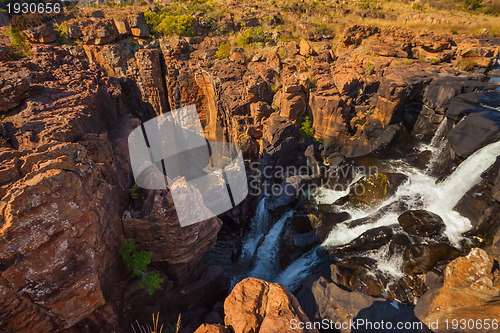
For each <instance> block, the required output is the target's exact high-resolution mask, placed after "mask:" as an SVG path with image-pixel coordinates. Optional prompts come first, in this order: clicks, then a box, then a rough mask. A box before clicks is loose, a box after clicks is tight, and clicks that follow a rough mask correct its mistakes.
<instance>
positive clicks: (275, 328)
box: [224, 278, 317, 333]
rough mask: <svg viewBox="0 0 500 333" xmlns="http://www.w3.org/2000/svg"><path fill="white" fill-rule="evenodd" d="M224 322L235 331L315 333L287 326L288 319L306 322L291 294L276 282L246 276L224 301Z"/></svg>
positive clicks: (288, 323) (288, 324) (306, 319)
mask: <svg viewBox="0 0 500 333" xmlns="http://www.w3.org/2000/svg"><path fill="white" fill-rule="evenodd" d="M224 313H225V318H224V323H225V325H226V326H227V327H229V328H231V329H232V330H233V331H234V332H235V333H250V332H297V331H298V332H317V330H307V329H298V330H294V329H292V328H291V327H290V321H291V320H296V321H298V322H306V321H309V319H308V318H307V316H306V315H305V314H304V312H303V311H302V309H301V307H300V305H299V303H298V302H297V299H296V298H295V296H293V295H292V294H291V293H290V292H289V291H288V290H287V289H286V288H285V287H283V286H282V285H280V284H278V283H269V282H266V281H263V280H259V279H255V278H246V279H245V280H243V281H241V282H240V283H238V284H237V285H236V286H235V287H234V289H233V291H232V292H231V294H230V295H229V296H228V297H227V298H226V300H225V302H224Z"/></svg>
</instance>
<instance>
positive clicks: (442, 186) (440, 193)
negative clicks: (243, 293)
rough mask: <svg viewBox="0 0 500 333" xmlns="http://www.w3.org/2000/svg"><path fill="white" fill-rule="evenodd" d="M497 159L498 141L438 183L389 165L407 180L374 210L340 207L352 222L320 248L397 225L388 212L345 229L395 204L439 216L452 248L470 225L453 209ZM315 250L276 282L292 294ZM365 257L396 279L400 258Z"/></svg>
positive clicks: (401, 165) (338, 228)
mask: <svg viewBox="0 0 500 333" xmlns="http://www.w3.org/2000/svg"><path fill="white" fill-rule="evenodd" d="M499 155H500V141H498V142H495V143H491V144H489V145H488V146H486V147H483V148H481V149H480V150H478V151H477V152H475V153H474V154H472V155H471V156H469V157H468V158H467V159H466V160H465V161H463V162H462V163H461V164H460V165H459V166H458V167H457V168H456V170H455V171H454V172H453V173H452V174H451V175H449V176H448V177H447V178H446V179H445V180H444V181H443V182H442V183H436V178H434V177H432V176H430V175H428V174H426V173H425V172H422V171H421V170H419V169H417V168H415V167H413V166H411V165H408V164H406V163H404V162H402V161H393V165H394V169H395V171H396V172H399V173H402V174H405V175H406V176H408V180H407V181H406V182H405V183H404V184H401V185H400V187H399V188H398V190H397V191H396V193H395V194H394V195H393V196H392V197H391V198H389V199H387V200H386V201H385V202H383V203H382V204H380V205H379V206H378V207H375V208H374V209H369V210H366V211H360V209H359V208H352V207H350V206H343V207H340V209H342V210H344V211H347V212H349V214H351V216H352V218H351V219H350V220H349V221H345V222H342V223H339V224H337V225H335V226H334V227H333V228H332V230H331V231H330V233H329V235H328V237H327V238H326V239H325V241H324V242H323V244H321V246H322V247H331V246H338V245H343V244H347V243H349V242H350V241H352V240H354V239H355V238H357V237H358V236H360V235H361V234H362V233H363V232H365V231H367V230H370V229H373V228H376V227H380V226H388V225H395V224H398V214H396V213H394V212H388V213H387V214H385V215H384V216H382V217H381V218H379V219H377V220H376V221H374V222H372V223H366V224H361V225H359V226H356V227H354V228H349V222H351V221H352V220H354V219H357V218H360V217H366V216H369V215H371V214H372V213H374V212H376V211H377V210H378V209H380V208H381V207H382V206H386V205H388V204H390V203H392V202H395V201H398V200H402V201H404V202H405V203H406V204H407V205H409V207H410V209H417V208H420V209H421V208H423V209H426V210H428V211H431V212H434V213H436V214H438V215H439V216H441V218H442V219H443V222H444V223H445V225H446V229H445V231H444V233H445V235H446V236H447V237H448V239H449V240H450V242H451V243H452V244H453V245H455V246H458V243H459V241H460V240H461V239H462V234H463V233H464V232H466V231H468V230H469V229H470V228H471V227H472V224H471V222H470V220H469V219H467V218H466V217H463V216H461V215H460V214H459V213H458V212H456V211H454V210H453V208H454V207H455V206H456V204H457V203H458V202H459V201H460V199H461V198H462V197H463V196H464V195H465V194H466V193H467V191H469V190H470V189H471V188H472V187H473V186H474V185H476V184H477V183H479V181H480V180H481V174H482V173H483V172H484V171H486V170H487V169H488V168H489V167H490V166H491V165H492V164H493V163H494V162H495V161H496V158H497V156H499ZM422 204H423V207H422ZM316 250H317V249H313V250H311V251H310V252H308V253H306V254H305V255H303V256H302V257H300V258H299V259H297V260H296V261H295V262H293V263H292V264H291V265H290V266H288V267H287V268H286V269H285V270H284V271H283V272H282V273H281V274H280V275H278V277H277V278H276V280H277V281H278V282H280V283H282V284H284V285H285V286H286V287H287V288H289V289H290V290H292V291H294V290H296V288H297V287H298V286H300V284H301V282H302V280H303V279H304V278H305V277H307V276H308V275H309V274H310V273H311V272H312V271H313V269H314V268H315V267H316V266H317V265H318V263H317V261H318V256H317V254H316ZM368 256H369V257H370V256H371V257H372V258H373V259H376V260H377V262H379V263H381V265H382V266H383V267H382V268H383V270H384V271H386V272H387V273H390V274H391V275H394V276H398V275H399V273H400V267H399V266H401V260H402V258H399V257H398V258H388V257H387V256H386V253H385V252H383V253H377V251H374V252H373V253H371V255H370V254H368ZM396 266H397V267H396Z"/></svg>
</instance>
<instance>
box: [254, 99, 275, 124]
mask: <svg viewBox="0 0 500 333" xmlns="http://www.w3.org/2000/svg"><path fill="white" fill-rule="evenodd" d="M273 111H274V110H273V108H272V107H271V106H270V105H269V104H267V103H265V102H262V101H258V102H255V103H252V104H250V114H251V115H252V118H253V121H254V123H255V124H258V123H261V122H262V121H264V120H266V119H267V118H268V117H269V116H270V115H271V114H272V113H273Z"/></svg>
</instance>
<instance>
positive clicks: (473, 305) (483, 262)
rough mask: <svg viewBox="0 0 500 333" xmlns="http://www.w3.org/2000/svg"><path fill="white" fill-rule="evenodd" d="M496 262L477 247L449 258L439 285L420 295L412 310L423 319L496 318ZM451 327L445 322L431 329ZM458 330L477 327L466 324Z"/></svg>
mask: <svg viewBox="0 0 500 333" xmlns="http://www.w3.org/2000/svg"><path fill="white" fill-rule="evenodd" d="M497 265H498V264H496V263H495V259H494V258H493V257H491V256H489V255H488V254H487V253H486V252H485V251H484V250H481V249H479V248H474V249H472V250H471V251H470V253H469V254H468V255H467V256H465V257H460V258H457V259H455V260H453V261H452V262H451V263H449V264H448V266H446V270H445V275H444V283H443V286H442V287H441V288H439V289H434V290H430V291H428V292H427V293H426V294H425V295H424V296H422V298H421V299H420V300H419V301H418V302H417V306H416V308H415V314H416V315H417V317H418V318H419V319H420V320H422V321H423V322H425V323H427V322H429V321H431V322H434V321H436V320H439V321H440V322H444V321H445V320H446V319H450V318H457V319H458V318H459V319H464V320H465V321H468V320H469V319H471V320H476V319H478V318H481V319H489V320H490V321H491V320H497V321H498V320H500V301H499V300H498V297H499V296H500V284H499V280H498V279H499V277H500V272H499V270H498V266H497ZM452 331H453V329H452V327H448V329H446V326H445V325H440V327H439V329H437V330H435V332H452ZM462 331H463V332H478V331H481V330H478V329H476V327H475V326H474V327H472V326H470V327H469V328H468V329H467V328H466V329H464V330H462Z"/></svg>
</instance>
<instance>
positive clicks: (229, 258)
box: [0, 3, 500, 333]
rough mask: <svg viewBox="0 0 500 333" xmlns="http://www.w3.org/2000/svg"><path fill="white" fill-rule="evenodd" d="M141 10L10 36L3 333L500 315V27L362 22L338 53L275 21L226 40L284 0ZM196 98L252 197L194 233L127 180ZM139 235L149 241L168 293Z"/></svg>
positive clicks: (1, 220) (268, 327)
mask: <svg viewBox="0 0 500 333" xmlns="http://www.w3.org/2000/svg"><path fill="white" fill-rule="evenodd" d="M168 5H169V4H168V3H167V4H166V6H168ZM145 6H147V8H141V7H138V8H136V7H125V9H126V10H127V13H126V15H123V13H121V12H119V8H115V7H105V8H104V9H99V8H98V9H96V8H94V7H82V8H81V9H80V10H79V11H76V12H75V11H73V12H70V11H68V12H65V13H64V14H63V15H60V16H58V17H57V18H55V20H54V22H52V21H49V22H45V23H43V24H41V25H36V26H32V27H30V28H29V29H26V30H24V31H23V34H24V36H25V38H26V43H27V44H28V45H29V48H30V51H29V54H28V55H27V56H23V57H20V58H19V57H18V55H16V53H15V52H14V51H13V50H12V48H10V49H9V48H8V47H2V48H0V60H1V61H0V90H1V92H2V93H1V95H0V101H1V103H0V114H1V122H0V156H1V158H0V197H1V202H0V212H1V214H0V249H1V251H0V253H1V254H0V255H1V261H0V268H1V270H0V271H1V277H0V290H1V292H0V309H1V311H0V330H1V331H4V332H35V331H36V332H132V331H133V330H132V325H136V320H137V322H138V323H141V324H142V323H143V324H146V323H150V320H151V314H153V313H159V314H160V317H161V320H162V321H163V322H165V324H166V325H167V324H168V325H175V323H176V322H177V320H178V317H179V314H180V318H181V319H180V321H181V329H180V332H198V333H201V332H263V333H266V332H293V331H297V330H299V331H306V332H309V331H310V332H315V331H318V330H317V329H316V328H315V327H312V328H303V329H296V330H293V329H292V328H291V327H290V325H289V324H290V322H291V321H292V320H295V321H297V322H321V321H322V320H323V319H328V320H331V321H334V322H347V321H349V320H352V319H369V320H372V321H376V320H381V319H383V320H386V321H390V322H393V323H394V324H396V323H397V322H398V321H407V322H415V323H422V324H423V326H421V327H418V328H415V329H410V330H408V331H414V332H429V331H435V332H442V331H458V330H457V329H452V328H451V327H450V328H449V329H448V328H445V327H443V326H441V327H437V328H436V327H432V325H430V323H431V322H435V321H436V320H440V321H441V322H444V320H445V319H446V318H449V319H451V318H457V319H458V318H460V319H467V320H469V319H474V320H477V319H481V320H484V319H489V320H490V322H491V321H493V320H497V321H498V320H500V318H499V317H500V315H499V313H500V311H499V310H498V309H499V307H500V303H499V300H498V296H499V295H500V289H499V286H498V276H499V275H498V274H500V273H499V269H498V261H497V260H498V258H500V250H499V248H500V243H499V242H500V233H499V232H500V231H499V230H500V218H499V209H500V175H499V174H498V171H499V165H500V164H499V163H500V160H499V159H498V156H500V146H499V139H500V131H499V126H500V118H499V108H500V102H499V101H500V88H499V86H498V82H499V79H498V78H499V77H500V71H499V68H498V60H499V51H500V48H499V46H498V45H499V39H498V37H486V36H483V37H480V36H472V35H465V34H446V33H438V32H432V31H430V30H412V29H408V28H404V27H401V26H375V25H369V24H347V25H346V26H345V27H344V29H343V30H342V32H341V34H340V35H339V36H338V45H336V47H335V48H334V47H332V43H333V42H332V38H330V36H328V34H327V33H325V34H322V35H321V36H319V37H318V36H304V38H300V39H291V40H287V39H285V38H280V35H279V34H276V33H268V34H265V38H264V40H263V42H259V43H261V44H263V45H260V44H259V45H257V46H256V44H252V45H251V46H253V47H254V49H252V48H249V45H246V46H241V45H234V46H229V48H228V49H227V50H226V52H225V53H224V52H222V51H224V49H225V47H226V46H227V45H229V44H231V41H230V36H231V32H232V33H233V34H241V33H244V32H245V31H247V30H249V29H254V28H255V27H258V26H259V24H263V22H264V21H265V22H266V24H269V25H270V26H279V25H280V24H282V23H281V20H280V12H279V11H277V10H269V9H267V8H263V9H262V8H261V9H262V12H259V14H258V15H256V14H254V15H253V16H252V15H250V14H242V15H239V14H238V15H235V14H232V13H231V11H229V12H226V13H224V14H223V15H222V17H221V18H220V20H219V21H218V22H217V31H222V32H223V33H221V34H219V35H215V34H214V33H211V31H212V30H210V29H213V27H211V26H210V24H212V25H213V24H214V23H213V22H212V23H210V22H208V23H207V21H206V20H204V16H203V15H202V14H201V13H198V14H196V15H194V14H193V17H194V20H193V21H192V24H191V29H192V30H193V31H192V32H193V34H192V36H182V34H172V35H169V36H163V37H162V38H156V37H155V38H153V37H154V36H153V33H154V31H153V30H154V26H152V25H151V21H150V20H149V19H148V17H149V16H148V14H146V15H145V14H144V12H147V11H150V12H158V13H160V12H161V7H160V5H158V4H153V5H149V4H147V5H145ZM0 14H3V13H0ZM7 21H8V18H7ZM0 22H3V19H2V20H0ZM243 23H244V24H243ZM6 24H8V23H6ZM252 32H253V33H256V34H258V32H257V30H252ZM12 39H13V37H12V36H10V37H9V36H8V34H7V32H6V28H4V29H3V30H1V33H0V41H1V42H2V43H3V44H5V46H7V45H10V44H11V43H12V42H13V40H12ZM250 44H251V43H250ZM224 45H226V46H224ZM222 53H224V54H222ZM221 54H222V55H221ZM192 104H194V105H196V107H197V110H198V113H199V117H200V119H201V122H202V125H203V129H204V132H205V133H204V134H205V137H206V138H207V140H209V141H226V142H234V143H237V144H238V145H239V146H240V148H241V150H242V154H243V157H244V159H245V166H246V170H247V177H248V181H249V185H250V189H251V190H252V189H253V190H255V189H258V191H257V193H256V192H253V193H250V195H249V196H248V197H247V199H246V200H245V201H244V202H243V203H241V204H240V205H238V206H237V207H236V208H234V209H233V210H231V211H229V212H227V213H225V214H222V215H220V216H218V217H214V218H212V219H209V220H207V221H204V222H201V223H197V224H195V225H192V226H188V227H181V226H180V225H179V223H178V220H177V215H176V213H175V207H174V203H173V199H172V195H171V193H170V191H169V190H168V189H167V190H165V191H164V190H144V189H136V190H132V189H133V188H134V180H133V176H132V170H131V168H130V161H129V156H128V147H127V138H128V135H129V133H130V132H131V131H132V130H133V129H134V128H136V127H137V126H139V125H140V124H141V123H143V122H145V121H147V120H149V119H152V118H154V117H155V116H157V115H161V114H163V113H167V112H169V111H170V110H174V109H177V108H179V107H182V106H186V105H192ZM252 163H257V164H252ZM251 165H254V166H253V167H252V166H251ZM255 165H257V166H256V167H255ZM283 169H285V170H287V171H286V172H278V171H280V170H283ZM290 170H306V171H305V172H293V171H290ZM325 170H327V171H325ZM332 175H333V176H332ZM335 185H340V186H339V187H336V186H335ZM275 188H278V189H288V188H291V189H292V191H291V192H288V191H286V192H285V194H283V191H278V193H279V194H274V192H273V189H275ZM356 188H361V189H363V191H361V192H359V191H356ZM251 192H252V191H251ZM289 193H292V194H289ZM125 239H129V240H132V241H133V243H134V244H135V246H136V247H137V249H139V250H143V251H148V252H151V253H152V258H151V266H152V267H153V268H154V269H155V270H156V271H157V272H159V275H160V276H161V278H162V280H163V282H162V283H161V288H162V289H161V290H157V291H156V292H155V293H154V295H148V294H147V293H146V291H145V290H144V289H143V288H141V285H140V281H139V280H138V279H134V278H131V276H130V274H129V272H128V271H127V267H126V264H125V263H124V262H123V260H122V258H120V255H119V248H120V245H121V244H122V243H123V241H124V240H125ZM339 330H340V331H342V332H350V331H353V332H356V331H357V332H361V331H363V330H351V329H344V328H340V329H339ZM323 331H331V330H324V329H323ZM388 331H391V330H388ZM392 331H394V332H396V331H397V330H392ZM462 331H463V332H478V331H482V330H481V329H477V328H476V327H472V328H470V327H469V328H465V329H463V330H462Z"/></svg>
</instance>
